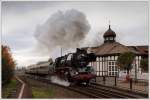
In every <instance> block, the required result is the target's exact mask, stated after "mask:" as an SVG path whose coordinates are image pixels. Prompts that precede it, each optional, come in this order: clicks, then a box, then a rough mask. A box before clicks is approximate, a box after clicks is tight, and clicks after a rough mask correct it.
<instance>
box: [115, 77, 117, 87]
mask: <svg viewBox="0 0 150 100" xmlns="http://www.w3.org/2000/svg"><path fill="white" fill-rule="evenodd" d="M115 86H117V76H115Z"/></svg>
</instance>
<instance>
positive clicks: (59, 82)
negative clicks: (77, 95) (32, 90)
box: [50, 76, 70, 86]
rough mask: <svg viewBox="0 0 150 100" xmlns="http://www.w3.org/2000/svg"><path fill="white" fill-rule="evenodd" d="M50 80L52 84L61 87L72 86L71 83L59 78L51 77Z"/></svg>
mask: <svg viewBox="0 0 150 100" xmlns="http://www.w3.org/2000/svg"><path fill="white" fill-rule="evenodd" d="M50 80H51V82H52V83H56V84H59V85H63V86H69V85H70V83H69V82H68V81H65V80H62V79H60V78H59V77H57V76H51V78H50Z"/></svg>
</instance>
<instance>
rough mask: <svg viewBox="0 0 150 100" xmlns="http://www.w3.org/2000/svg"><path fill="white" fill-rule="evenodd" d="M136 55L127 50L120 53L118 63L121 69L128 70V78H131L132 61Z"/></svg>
mask: <svg viewBox="0 0 150 100" xmlns="http://www.w3.org/2000/svg"><path fill="white" fill-rule="evenodd" d="M134 57H135V55H134V54H133V53H132V52H125V53H122V54H120V56H119V57H118V60H117V64H118V66H119V68H120V69H121V70H127V76H126V80H127V81H128V80H129V78H130V77H129V71H130V70H131V69H132V62H133V60H134Z"/></svg>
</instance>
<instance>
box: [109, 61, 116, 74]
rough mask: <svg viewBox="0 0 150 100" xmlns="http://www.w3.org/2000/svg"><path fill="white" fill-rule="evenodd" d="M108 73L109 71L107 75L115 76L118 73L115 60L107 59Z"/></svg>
mask: <svg viewBox="0 0 150 100" xmlns="http://www.w3.org/2000/svg"><path fill="white" fill-rule="evenodd" d="M108 73H109V76H117V75H118V70H117V65H116V61H109V63H108Z"/></svg>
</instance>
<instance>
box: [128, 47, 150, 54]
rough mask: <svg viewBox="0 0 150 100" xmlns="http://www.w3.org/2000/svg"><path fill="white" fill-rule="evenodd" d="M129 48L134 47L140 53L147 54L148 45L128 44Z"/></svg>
mask: <svg viewBox="0 0 150 100" xmlns="http://www.w3.org/2000/svg"><path fill="white" fill-rule="evenodd" d="M128 48H130V49H134V50H136V51H137V52H139V53H140V54H142V55H148V52H149V50H148V46H128Z"/></svg>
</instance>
